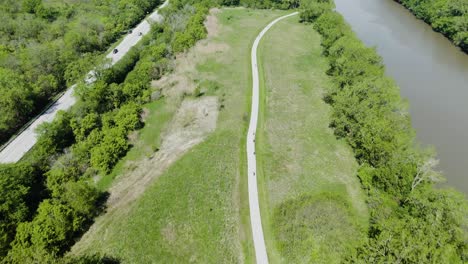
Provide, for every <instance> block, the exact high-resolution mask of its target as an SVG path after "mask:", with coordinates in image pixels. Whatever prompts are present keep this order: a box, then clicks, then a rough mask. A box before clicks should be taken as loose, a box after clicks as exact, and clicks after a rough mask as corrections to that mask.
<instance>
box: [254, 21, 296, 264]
mask: <svg viewBox="0 0 468 264" xmlns="http://www.w3.org/2000/svg"><path fill="white" fill-rule="evenodd" d="M297 14H298V12H294V13H292V14H289V15H285V16H282V17H279V18H277V19H275V20H273V21H272V22H271V23H270V24H268V25H267V26H266V27H265V28H264V29H263V30H262V32H260V34H258V36H257V38H256V39H255V42H254V44H253V46H252V53H251V60H252V80H253V86H252V110H251V114H250V123H249V131H248V133H247V172H248V185H249V187H248V188H249V208H250V224H251V225H252V235H253V241H254V247H255V257H256V260H257V264H260V263H268V255H267V252H266V246H265V239H264V238H263V229H262V218H261V216H260V205H259V203H258V187H257V177H256V175H257V160H256V158H255V132H256V131H257V121H258V105H259V90H260V89H259V86H260V84H259V78H258V67H257V48H258V44H259V43H260V40H261V39H262V37H263V35H265V33H266V32H267V31H268V30H269V29H270V28H271V27H273V25H275V24H276V23H277V22H278V21H280V20H282V19H285V18H287V17H290V16H294V15H297Z"/></svg>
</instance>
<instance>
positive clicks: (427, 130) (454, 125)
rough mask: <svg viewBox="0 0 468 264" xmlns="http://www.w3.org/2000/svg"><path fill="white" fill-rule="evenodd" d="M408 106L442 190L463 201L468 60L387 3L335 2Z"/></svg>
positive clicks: (467, 170)
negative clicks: (433, 155)
mask: <svg viewBox="0 0 468 264" xmlns="http://www.w3.org/2000/svg"><path fill="white" fill-rule="evenodd" d="M335 4H336V10H337V11H338V12H340V13H341V14H342V15H343V16H344V18H345V19H346V21H347V22H348V23H349V24H350V25H351V26H352V28H353V30H354V31H355V32H356V34H357V35H358V36H359V38H360V39H361V40H363V41H364V43H366V44H367V45H368V46H374V47H376V49H377V52H378V53H379V54H380V55H381V56H382V57H383V59H384V63H385V65H386V68H387V75H389V76H391V77H393V79H395V81H396V82H397V84H398V85H399V86H400V89H401V91H400V93H401V95H402V97H403V98H405V99H407V100H408V101H409V104H410V113H411V120H412V125H413V127H414V128H415V129H416V133H417V138H418V141H419V142H420V143H422V145H423V146H427V145H430V146H434V147H435V149H436V151H437V154H438V159H439V160H440V165H439V167H440V168H439V169H440V170H442V171H443V173H444V175H445V177H446V178H447V184H448V185H450V186H453V187H455V188H456V189H458V190H460V191H462V192H464V193H465V196H467V197H468V55H466V54H465V53H463V52H462V51H461V50H459V49H458V48H457V47H456V46H455V45H453V44H452V43H451V42H450V41H449V40H448V39H446V38H445V37H444V36H443V35H442V34H439V33H436V32H434V31H433V30H432V28H431V27H430V26H428V25H427V24H425V23H424V22H423V21H421V20H418V19H417V18H416V17H414V16H413V14H411V13H410V12H409V11H408V10H406V9H405V8H404V7H403V6H401V5H399V4H398V3H395V2H393V1H392V0H335Z"/></svg>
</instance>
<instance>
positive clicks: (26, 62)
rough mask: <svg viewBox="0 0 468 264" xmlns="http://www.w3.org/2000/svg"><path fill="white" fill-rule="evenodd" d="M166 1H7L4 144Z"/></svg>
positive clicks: (0, 34) (1, 15)
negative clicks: (124, 34) (125, 34)
mask: <svg viewBox="0 0 468 264" xmlns="http://www.w3.org/2000/svg"><path fill="white" fill-rule="evenodd" d="M159 3H160V1H151V0H104V1H62V0H51V1H42V0H18V1H17V0H1V1H0V20H1V21H2V23H1V24H0V112H1V113H2V115H1V116H0V143H3V142H5V141H6V140H8V138H9V137H10V136H11V135H12V134H13V133H15V132H16V130H17V129H18V128H19V127H21V126H22V125H23V124H25V123H26V122H27V121H29V119H30V118H32V116H34V115H36V114H38V113H39V112H40V111H41V110H42V109H44V107H45V105H47V104H48V103H50V102H51V101H52V100H53V99H54V96H56V95H57V94H58V93H60V92H61V91H63V90H64V89H65V88H66V87H67V86H69V85H71V84H73V83H74V82H76V81H77V80H78V79H80V78H83V77H84V74H85V73H86V72H88V71H89V70H91V69H92V67H93V63H94V61H95V60H96V58H97V57H98V55H99V54H101V53H102V52H103V51H105V50H106V49H107V48H108V47H109V45H110V44H111V43H112V42H114V41H116V40H117V38H118V37H119V36H120V35H121V34H122V33H125V31H126V30H127V29H128V28H129V27H131V26H133V25H134V24H136V23H138V22H139V21H140V20H141V19H142V18H143V17H144V16H145V15H146V14H147V12H149V11H151V10H153V8H154V7H155V6H157V5H158V4H159Z"/></svg>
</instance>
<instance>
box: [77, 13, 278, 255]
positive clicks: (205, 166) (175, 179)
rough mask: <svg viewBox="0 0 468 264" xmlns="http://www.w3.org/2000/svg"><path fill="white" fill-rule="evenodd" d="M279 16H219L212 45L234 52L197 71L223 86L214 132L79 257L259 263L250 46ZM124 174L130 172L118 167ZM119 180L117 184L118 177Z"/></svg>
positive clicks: (137, 154)
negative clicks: (249, 164) (251, 205)
mask: <svg viewBox="0 0 468 264" xmlns="http://www.w3.org/2000/svg"><path fill="white" fill-rule="evenodd" d="M281 14H284V12H281V11H265V10H264V11H257V10H255V11H252V10H246V9H226V10H223V11H222V12H221V13H220V14H218V19H219V22H220V24H221V25H222V26H221V27H220V28H219V33H218V35H217V36H215V37H214V39H212V40H210V41H209V43H210V44H212V45H214V46H216V45H220V46H224V47H228V48H225V49H221V50H220V51H217V52H216V53H213V54H208V55H206V56H205V55H204V57H203V60H202V61H201V62H200V63H199V64H198V65H197V67H196V70H197V72H196V73H195V74H194V76H196V77H197V80H196V81H198V82H199V83H203V82H206V81H207V80H210V82H209V83H215V84H216V86H217V87H219V88H218V89H217V90H216V91H214V92H213V93H212V95H214V96H217V97H218V101H219V104H220V105H222V106H223V107H222V109H221V111H220V113H219V117H218V123H217V128H216V131H215V132H214V133H212V134H211V135H210V136H209V137H208V138H207V139H206V140H205V141H204V142H203V143H201V144H199V145H198V146H196V147H194V148H193V149H192V150H190V151H189V152H188V153H187V154H186V155H184V156H183V157H182V158H181V159H180V160H178V161H177V162H176V163H174V164H173V165H172V166H171V167H170V168H169V169H168V170H167V171H166V172H165V173H164V174H163V175H161V176H160V177H159V178H158V179H157V180H156V181H155V182H154V183H153V184H151V186H149V187H148V189H147V190H146V192H145V193H144V194H143V196H142V197H140V198H139V199H138V200H137V201H136V202H135V203H134V204H133V205H131V208H130V211H129V213H128V214H125V215H124V216H122V217H118V218H113V219H111V220H112V221H107V222H105V223H106V226H104V227H103V228H100V231H99V232H97V233H96V234H95V235H94V237H93V238H92V239H90V240H89V241H87V242H86V243H81V242H80V243H78V245H77V247H76V248H75V252H86V253H94V252H97V253H102V254H107V255H109V256H112V257H115V258H117V259H120V260H121V261H122V262H123V263H148V262H155V261H156V262H158V261H159V262H164V263H183V262H189V261H193V262H198V263H226V262H242V261H246V262H248V263H250V262H252V261H253V247H252V245H251V234H250V230H249V228H250V223H249V218H248V217H249V216H248V204H247V202H248V201H247V198H246V197H248V196H247V185H246V175H245V172H244V171H245V153H244V151H245V142H244V140H245V139H244V137H245V131H246V127H247V120H248V113H249V105H250V89H251V84H250V83H251V78H250V48H251V45H252V42H253V40H254V38H255V36H256V35H257V34H258V32H259V31H260V30H261V29H262V28H263V27H264V26H265V25H266V24H267V23H268V22H269V21H271V20H273V19H274V18H275V17H278V16H280V15H281ZM168 104H169V103H167V102H166V105H168ZM163 108H165V106H163ZM155 112H156V113H157V112H158V111H155ZM153 115H154V114H150V116H149V117H148V120H149V121H148V122H147V125H146V127H145V128H144V129H143V130H142V131H141V134H142V135H145V134H148V135H151V134H152V133H151V132H154V131H153V130H152V127H154V125H156V126H157V123H158V122H160V119H159V118H157V117H156V118H154V119H153ZM165 115H166V114H165ZM171 115H172V114H171V113H167V115H166V117H167V119H165V117H163V116H164V115H162V116H161V119H163V120H169V119H170V116H171ZM151 120H153V121H151ZM153 122H154V124H153ZM162 129H164V128H162ZM148 131H150V132H148ZM158 131H160V130H158ZM155 134H157V133H155ZM146 139H147V140H148V141H145V140H144V141H145V142H144V143H138V142H137V143H135V147H134V149H133V150H132V151H131V152H130V153H129V154H128V158H126V159H130V160H138V159H142V158H144V156H145V155H143V154H141V153H142V152H143V153H145V151H141V150H142V149H143V148H145V146H153V145H155V144H156V145H157V144H158V142H151V141H152V140H158V139H157V137H156V138H154V139H152V138H151V136H148V137H147V138H146ZM140 140H141V139H140ZM132 153H134V154H132ZM125 162H126V161H125V160H124V161H122V163H123V164H124V163H125ZM122 166H123V165H122ZM119 170H124V169H123V168H122V167H120V168H119V166H117V172H118V171H119ZM117 174H118V173H117ZM114 176H116V180H115V181H116V182H117V181H118V180H119V175H116V174H114ZM113 178H114V177H109V178H108V179H103V181H104V182H103V183H102V184H101V186H102V187H103V188H104V187H106V186H110V185H112V184H113V183H112V181H113Z"/></svg>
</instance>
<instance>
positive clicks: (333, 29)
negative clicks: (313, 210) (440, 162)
mask: <svg viewBox="0 0 468 264" xmlns="http://www.w3.org/2000/svg"><path fill="white" fill-rule="evenodd" d="M427 2H429V1H427ZM302 8H303V10H302V12H301V20H302V21H303V22H311V23H313V27H314V28H315V29H316V30H317V31H318V32H319V33H320V34H321V36H322V46H323V47H324V55H325V56H326V57H327V58H328V60H329V66H330V68H329V69H328V72H327V74H328V75H329V76H331V78H332V80H333V85H332V87H331V88H330V89H329V90H328V92H327V95H326V96H325V100H326V102H327V103H329V104H330V105H331V106H332V116H331V124H330V125H331V127H332V128H333V129H334V133H335V135H336V136H337V137H338V138H343V139H345V140H346V141H347V142H348V144H349V145H350V146H351V148H352V149H353V151H354V154H355V157H356V159H357V161H358V163H359V165H360V166H359V170H358V177H359V179H360V182H361V185H362V188H363V189H364V190H365V192H366V194H367V205H368V208H369V211H370V226H369V230H368V234H367V235H368V237H367V239H366V240H365V241H361V246H359V247H358V248H356V249H353V250H352V251H350V253H349V254H348V256H347V257H346V259H345V261H346V262H353V263H354V262H358V263H361V262H364V263H383V262H385V263H386V262H391V263H465V262H466V261H468V246H467V243H466V241H467V238H468V231H467V227H468V215H467V212H468V203H467V201H466V199H465V197H464V196H463V195H462V194H461V193H459V192H457V191H455V190H452V189H448V188H436V187H435V183H437V182H440V181H441V180H443V176H442V175H441V173H440V172H438V171H437V170H436V165H437V161H436V159H435V154H434V152H433V151H430V150H427V149H423V148H421V147H419V146H418V143H417V142H416V139H415V132H414V130H413V129H412V127H411V122H410V116H409V113H408V109H407V108H408V106H407V104H406V103H405V102H404V101H403V100H402V98H401V97H400V93H399V88H398V86H397V85H396V84H395V83H394V81H393V80H391V79H390V78H389V77H387V76H385V67H384V65H383V63H382V59H381V57H380V56H379V55H378V54H377V53H376V51H375V50H374V49H373V48H368V47H366V46H365V45H364V44H363V43H362V42H361V41H360V40H359V38H358V37H357V36H356V35H355V34H354V33H353V31H352V29H351V28H350V26H349V25H348V24H347V23H346V22H345V21H344V19H343V17H342V16H341V15H340V14H338V13H337V12H335V11H333V8H334V4H333V2H332V1H331V0H314V1H311V2H309V3H308V4H307V5H303V7H302Z"/></svg>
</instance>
